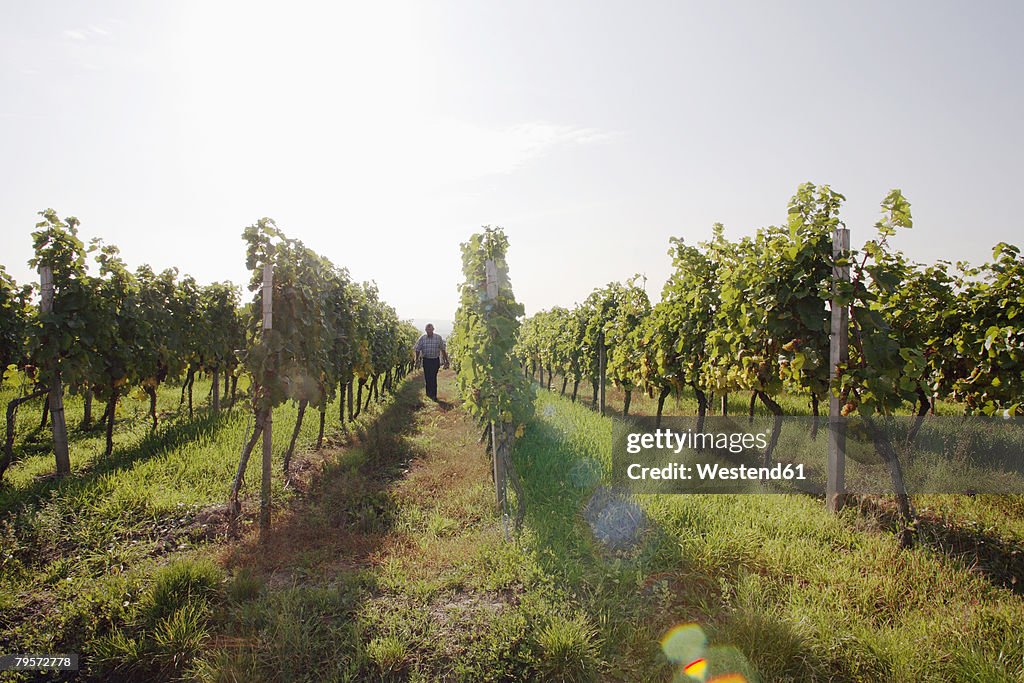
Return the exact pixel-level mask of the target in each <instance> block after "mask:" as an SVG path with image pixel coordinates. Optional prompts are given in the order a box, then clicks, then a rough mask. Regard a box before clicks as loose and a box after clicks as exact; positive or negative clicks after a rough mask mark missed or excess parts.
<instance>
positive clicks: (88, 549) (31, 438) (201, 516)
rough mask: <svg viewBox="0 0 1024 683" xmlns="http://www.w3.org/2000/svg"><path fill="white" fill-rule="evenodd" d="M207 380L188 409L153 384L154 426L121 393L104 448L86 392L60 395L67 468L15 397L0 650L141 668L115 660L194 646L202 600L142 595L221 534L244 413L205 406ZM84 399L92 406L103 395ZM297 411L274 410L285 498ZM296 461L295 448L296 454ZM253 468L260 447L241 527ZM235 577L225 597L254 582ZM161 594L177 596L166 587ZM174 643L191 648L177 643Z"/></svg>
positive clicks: (332, 415) (281, 500)
mask: <svg viewBox="0 0 1024 683" xmlns="http://www.w3.org/2000/svg"><path fill="white" fill-rule="evenodd" d="M209 386H210V384H209V382H208V381H200V380H197V381H196V385H195V390H194V392H195V393H194V395H195V408H196V409H195V413H194V416H193V418H192V419H189V417H188V414H187V409H186V410H184V411H179V410H178V405H179V397H180V387H164V388H162V389H161V391H160V393H159V401H158V412H159V413H160V415H161V421H160V422H161V424H160V428H159V429H158V431H157V432H155V433H153V432H151V430H150V423H149V421H148V417H147V412H148V402H147V401H144V400H143V399H144V398H145V397H144V396H135V395H130V396H128V397H125V398H123V399H122V401H121V405H120V407H119V409H118V416H117V423H116V431H115V437H114V443H115V448H114V452H113V454H112V455H111V456H110V457H104V456H103V450H104V443H105V442H104V434H103V432H102V429H95V430H89V431H82V430H79V429H77V425H78V424H79V422H80V421H81V417H82V410H83V404H82V401H81V399H80V398H77V397H68V399H67V401H66V410H67V422H68V425H69V432H70V446H71V448H70V450H71V462H72V475H71V476H69V477H66V478H64V479H57V478H56V477H54V476H53V475H52V473H53V468H54V462H53V455H52V444H51V442H50V440H49V439H50V435H49V431H48V429H47V430H43V431H39V430H38V421H39V416H40V412H39V411H40V408H41V402H40V401H36V402H32V403H29V404H25V405H23V406H22V407H21V410H20V411H19V414H18V440H17V442H16V456H17V458H16V464H15V465H14V466H13V467H12V468H11V469H10V470H9V471H8V472H7V475H6V477H5V480H4V482H3V484H2V485H0V548H2V552H0V651H2V652H77V653H80V654H81V655H82V660H83V663H85V664H87V666H88V670H89V671H91V672H93V673H92V674H91V675H94V676H96V677H97V679H102V678H106V677H108V676H115V675H117V676H121V675H124V676H127V677H128V679H135V680H137V676H141V675H142V674H140V673H139V672H138V671H135V670H134V669H132V668H131V667H130V666H129V667H128V668H124V662H126V661H128V660H131V659H132V658H133V657H136V658H141V659H146V658H152V657H155V658H156V659H157V660H159V659H160V657H161V656H162V655H159V653H158V654H154V652H157V651H159V652H164V653H168V652H169V653H171V654H169V655H168V656H169V657H171V658H172V659H175V657H176V658H177V659H175V662H176V663H175V667H172V668H170V669H168V668H167V667H165V666H162V665H161V666H158V667H156V668H155V669H152V670H148V669H147V671H149V674H152V675H157V674H159V673H160V672H164V674H166V675H167V676H169V675H170V674H169V673H167V672H169V671H172V670H173V671H178V670H179V669H180V668H181V667H180V666H178V664H180V663H181V661H184V660H188V659H191V658H192V657H193V656H194V655H195V654H196V653H197V652H199V651H201V650H202V649H203V648H200V647H198V646H196V647H191V646H189V647H191V649H188V648H187V647H185V645H186V644H187V643H188V642H190V641H189V638H190V637H191V636H190V634H194V633H196V632H197V631H200V630H202V629H200V626H202V625H203V624H204V623H205V621H204V620H205V619H206V618H207V616H206V613H205V611H204V610H205V608H203V609H200V608H199V607H196V604H198V603H196V604H193V605H192V606H191V607H189V609H188V610H187V611H184V612H182V611H181V610H177V609H172V608H171V607H167V608H158V607H157V605H160V604H161V603H162V602H163V601H164V600H165V598H161V597H160V596H159V594H157V595H156V598H155V599H156V602H154V603H148V602H147V601H148V600H152V599H154V598H153V596H154V594H153V593H151V592H150V591H151V587H152V586H153V584H154V581H157V582H159V581H160V580H161V579H160V577H161V576H162V574H161V572H162V569H161V568H162V567H164V566H165V565H166V564H167V563H168V562H174V561H177V560H179V559H182V560H188V559H189V558H195V557H200V556H204V555H205V554H207V553H208V552H209V549H210V548H214V547H217V545H218V544H221V543H223V542H224V540H225V538H224V537H225V534H226V531H227V526H226V523H225V518H224V515H223V512H222V511H223V509H224V507H225V503H226V501H227V498H228V493H229V489H230V485H231V480H232V478H233V476H234V473H235V469H236V468H237V465H238V457H239V453H240V451H241V447H242V444H243V440H244V438H245V435H246V433H247V431H248V430H250V429H251V425H252V418H251V417H250V415H249V413H248V411H247V410H246V407H245V403H244V401H243V402H240V403H239V404H238V405H237V406H236V407H234V408H232V409H231V410H225V411H222V413H221V414H220V415H212V414H211V413H210V412H209V410H208V409H207V407H206V396H207V394H208V391H209ZM239 388H240V389H244V384H243V386H240V387H239ZM12 395H13V391H12V390H10V389H6V390H5V391H4V392H0V402H5V401H6V400H9V399H10V398H11V397H12ZM93 409H94V417H98V415H99V414H100V413H102V410H103V407H102V405H99V404H94V406H93ZM378 412H379V409H378V408H376V407H371V409H370V414H369V415H367V418H365V419H364V418H363V417H360V419H359V421H358V422H359V423H360V424H367V423H368V419H371V418H372V417H373V415H376V414H377V413H378ZM296 414H297V410H296V407H295V406H293V405H285V406H282V407H281V408H279V409H278V410H276V411H275V415H274V426H275V430H274V439H273V444H274V457H275V463H274V473H275V477H274V480H273V486H272V488H273V497H274V501H275V505H286V504H287V502H288V501H289V500H291V499H292V498H293V497H294V495H295V488H294V487H285V485H284V482H283V478H282V476H281V475H280V467H281V464H280V462H281V460H280V459H281V456H282V454H283V451H284V449H285V448H286V446H287V442H288V440H289V438H290V436H291V431H292V427H293V425H294V421H295V417H296ZM318 419H319V416H318V414H317V413H316V412H308V413H307V417H306V420H305V421H304V425H303V428H302V431H301V434H300V438H299V449H300V450H302V449H307V448H309V447H310V446H311V445H312V444H313V442H314V441H315V439H316V433H317V431H318V426H319V424H318ZM327 426H328V433H329V434H330V433H335V434H339V435H340V432H339V427H340V425H339V421H338V414H337V403H335V404H334V406H332V408H331V410H329V411H328V421H327ZM301 464H302V458H299V459H298V462H293V466H296V465H299V466H301ZM260 479H261V477H260V468H259V459H258V454H257V456H255V457H253V459H252V460H251V462H250V466H249V469H248V473H247V475H246V479H245V486H244V487H243V490H242V496H243V501H244V513H243V517H242V519H241V524H240V532H241V533H243V534H244V533H246V532H247V530H248V529H250V528H251V527H252V525H253V523H254V520H253V513H254V512H255V511H256V508H257V507H258V496H259V489H260ZM239 581H241V583H239ZM243 583H244V579H236V584H238V585H237V586H236V587H235V588H234V589H233V592H232V595H233V596H234V599H239V595H241V596H243V597H244V596H247V595H251V594H252V592H253V591H254V588H252V587H251V586H250V587H248V588H246V587H244V586H243V585H242V584H243ZM166 599H167V600H170V604H176V603H175V600H176V598H175V597H174V596H170V597H169V598H166ZM190 604H191V603H190ZM204 604H205V603H204ZM147 610H149V611H151V612H152V614H151V615H150V617H149V618H147V619H145V620H144V621H145V627H144V629H145V630H144V632H139V631H138V628H143V627H142V626H138V627H137V628H136V627H134V626H132V625H133V624H136V622H138V621H139V619H140V618H141V617H140V615H142V614H144V613H147ZM154 610H155V611H154ZM168 610H169V611H168ZM140 623H141V622H140ZM125 628H127V629H128V630H124V629H125ZM203 628H205V626H203ZM133 629H134V630H133ZM140 633H141V635H140ZM118 638H120V639H121V640H120V641H118V640H117V639H118ZM176 643H177V644H181V645H182V647H183V648H185V649H184V650H182V652H186V651H187V652H190V653H191V654H190V655H188V656H184V655H181V654H180V653H179V654H178V655H175V654H174V652H177V650H175V648H177V647H178V645H176ZM193 645H195V643H194V642H193ZM204 647H205V646H204ZM119 648H120V649H119ZM154 648H155V649H154ZM161 648H163V649H161ZM117 652H120V655H116V656H115V654H112V653H117ZM132 652H136V654H135V655H132V654H131V653H132ZM90 662H95V663H96V664H97V665H96V666H91V665H90ZM118 662H120V663H118ZM126 671H127V672H128V673H125V672H126ZM132 671H135V673H131V672H132ZM118 672H120V673H118ZM154 672H156V673H154ZM149 674H147V675H149ZM161 675H163V674H161Z"/></svg>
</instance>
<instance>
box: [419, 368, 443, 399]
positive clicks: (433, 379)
mask: <svg viewBox="0 0 1024 683" xmlns="http://www.w3.org/2000/svg"><path fill="white" fill-rule="evenodd" d="M440 369H441V359H440V358H424V359H423V381H424V382H426V384H427V398H437V371H438V370H440Z"/></svg>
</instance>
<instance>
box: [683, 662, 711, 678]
mask: <svg viewBox="0 0 1024 683" xmlns="http://www.w3.org/2000/svg"><path fill="white" fill-rule="evenodd" d="M683 673H684V674H686V675H687V676H690V677H692V678H696V679H697V680H700V681H703V680H704V679H705V678H706V677H707V675H708V660H706V659H704V658H703V657H701V658H700V659H695V660H693V661H692V662H690V663H689V664H687V665H686V666H684V667H683Z"/></svg>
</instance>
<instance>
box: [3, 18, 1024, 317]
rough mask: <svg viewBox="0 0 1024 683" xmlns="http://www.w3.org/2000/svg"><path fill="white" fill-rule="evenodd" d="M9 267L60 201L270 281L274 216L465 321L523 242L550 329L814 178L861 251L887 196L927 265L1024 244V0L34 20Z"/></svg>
mask: <svg viewBox="0 0 1024 683" xmlns="http://www.w3.org/2000/svg"><path fill="white" fill-rule="evenodd" d="M0 8H2V20H0V152H2V159H3V162H2V164H3V165H2V167H0V263H2V264H3V265H4V266H6V268H7V269H8V271H9V272H11V273H12V274H13V275H14V276H15V277H16V278H17V279H18V280H19V282H21V281H26V280H28V279H29V278H34V274H33V273H31V272H30V270H29V268H28V266H27V264H26V261H27V260H28V258H29V257H30V256H31V238H30V235H29V233H30V232H31V230H32V226H33V225H34V223H35V222H36V220H37V216H36V212H37V211H40V210H42V209H45V208H47V207H52V208H54V209H56V210H57V211H58V213H59V214H60V215H61V216H67V215H75V216H77V217H78V218H79V219H80V220H81V221H82V227H81V233H82V236H83V237H84V238H86V239H88V238H91V237H94V236H99V237H103V238H104V239H105V240H106V241H107V242H110V243H113V244H116V245H118V246H119V247H120V248H121V250H122V254H123V256H124V258H125V260H126V261H127V262H128V264H129V265H130V266H131V267H133V268H134V267H135V266H137V265H139V264H141V263H144V262H145V263H149V264H151V265H152V266H153V267H154V268H157V269H162V268H165V267H169V266H178V267H179V269H180V270H181V271H183V272H187V273H191V274H192V275H194V276H195V277H196V278H197V279H199V280H200V281H201V282H211V281H215V280H232V281H234V282H236V283H239V284H244V283H246V282H247V281H248V274H247V272H246V271H245V256H244V245H243V243H242V240H241V232H242V229H243V228H244V227H245V226H247V225H249V224H251V223H254V222H255V221H256V220H258V219H259V218H260V217H262V216H270V217H272V218H274V219H275V220H276V221H277V223H278V225H279V226H280V227H281V228H282V229H283V230H285V231H286V233H288V234H289V235H290V236H292V237H297V238H299V239H301V240H303V241H304V242H305V243H306V244H308V245H309V246H310V247H312V248H313V249H315V250H317V251H318V252H320V253H322V254H323V255H325V256H327V257H328V258H330V259H331V260H332V261H334V262H335V263H336V264H338V265H341V266H346V267H348V268H349V269H350V271H351V272H352V274H353V276H354V277H355V278H356V279H359V280H367V279H374V280H376V281H377V283H378V285H379V286H380V290H381V294H382V296H383V297H384V298H385V299H386V300H387V301H388V302H390V303H391V304H393V305H394V306H395V307H396V308H397V310H398V312H399V315H401V316H403V317H408V318H413V317H415V318H433V319H450V318H451V317H453V315H454V310H455V307H456V303H457V292H456V287H457V285H458V283H459V282H460V281H461V263H460V253H459V243H460V242H462V241H464V240H465V239H466V238H467V237H468V236H469V235H470V234H472V233H473V232H474V231H476V230H477V229H479V226H481V225H484V224H492V225H502V226H504V227H505V228H506V230H507V232H508V235H509V238H510V240H511V249H510V253H509V262H510V269H511V276H512V282H513V286H514V288H515V292H516V294H517V296H518V298H519V300H520V301H522V302H523V303H524V304H525V305H526V308H527V312H528V313H533V312H535V311H537V310H539V309H541V308H548V307H550V306H553V305H562V306H571V305H572V304H573V303H574V302H576V301H580V300H582V299H583V298H585V297H586V295H587V294H588V293H589V292H590V291H591V290H592V289H593V288H594V287H597V286H602V285H604V284H607V283H608V282H609V281H612V280H622V279H625V278H628V277H630V276H631V275H632V274H633V273H636V272H641V273H645V274H646V275H647V277H648V283H647V289H648V292H649V293H651V294H652V295H654V296H656V295H657V294H658V292H660V289H661V286H662V284H663V283H664V281H665V279H666V278H667V276H668V274H669V271H670V260H669V257H668V256H667V250H668V246H669V237H670V236H682V237H684V238H685V239H686V240H687V241H689V242H697V241H700V240H703V239H707V238H708V237H709V236H710V234H711V225H712V223H714V222H716V221H720V222H722V223H724V224H725V226H726V234H727V236H733V237H737V236H740V235H744V234H750V233H752V232H753V231H754V230H755V229H756V228H757V227H759V226H763V225H769V224H779V223H782V222H784V221H785V218H786V203H787V201H788V199H789V197H790V196H791V195H792V194H793V192H794V191H795V189H796V187H797V185H798V184H799V183H801V182H804V181H807V180H809V181H812V182H814V183H817V184H826V183H827V184H830V185H831V186H832V187H833V188H834V189H836V190H837V191H839V192H842V193H843V194H845V195H846V196H847V199H848V202H847V204H846V208H845V213H844V215H845V218H846V221H847V225H848V226H849V227H850V228H851V230H852V235H853V237H852V240H853V242H854V244H855V245H856V244H858V243H862V242H863V241H864V240H865V239H867V238H868V237H869V236H870V235H871V234H872V232H873V229H872V225H873V224H874V222H875V220H876V219H877V215H878V213H877V212H878V203H879V201H880V200H881V199H882V197H883V196H884V195H885V194H886V192H887V191H888V190H889V189H890V188H893V187H899V188H902V189H903V191H904V193H905V194H906V196H907V197H908V199H909V200H910V201H911V203H912V207H913V213H914V219H915V227H914V229H913V230H912V231H911V232H910V233H907V234H905V235H902V236H900V237H899V238H898V239H897V241H896V244H897V245H898V246H900V247H902V248H903V249H904V250H905V251H906V253H907V254H908V255H909V256H910V257H911V258H913V259H916V260H919V261H926V262H930V261H933V260H935V259H939V258H946V259H950V260H956V259H967V260H970V261H973V262H979V261H982V260H984V259H987V258H988V257H989V255H990V252H991V247H992V246H993V245H994V244H995V243H996V242H999V241H1009V242H1016V243H1018V244H1020V243H1022V242H1024V240H1022V239H1021V235H1022V231H1021V230H1020V220H1019V218H1018V216H1017V215H1016V212H1015V209H1016V208H1017V204H1018V203H1019V197H1020V192H1021V190H1020V188H1021V187H1022V186H1024V171H1022V163H1021V158H1022V153H1024V76H1022V66H1024V47H1022V45H1024V41H1021V39H1020V36H1021V30H1022V27H1024V21H1022V20H1024V3H1021V2H1016V1H1015V2H1002V3H998V2H979V3H968V2H953V3H948V2H930V1H929V2H891V1H886V2H873V3H869V2H853V3H821V2H775V1H773V2H763V1H760V0H759V1H752V2H728V3H726V2H722V3H719V2H714V3H712V2H682V1H675V0H673V1H669V2H637V1H633V2H615V3H612V2H593V1H585V2H563V1H560V0H547V1H544V2H484V1H473V2H470V1H465V2H407V3H384V2H365V1H363V2H355V3H309V4H306V3H297V2H280V1H277V2H244V3H227V2H163V3H156V2H145V3H140V2H134V1H133V2H70V1H54V2H28V1H23V2H13V1H11V0H3V1H2V2H0Z"/></svg>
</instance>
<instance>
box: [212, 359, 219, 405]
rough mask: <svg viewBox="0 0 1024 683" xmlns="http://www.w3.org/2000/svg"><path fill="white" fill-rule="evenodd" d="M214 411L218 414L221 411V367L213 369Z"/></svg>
mask: <svg viewBox="0 0 1024 683" xmlns="http://www.w3.org/2000/svg"><path fill="white" fill-rule="evenodd" d="M212 404H213V412H214V414H217V413H219V412H220V368H214V370H213V400H212Z"/></svg>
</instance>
